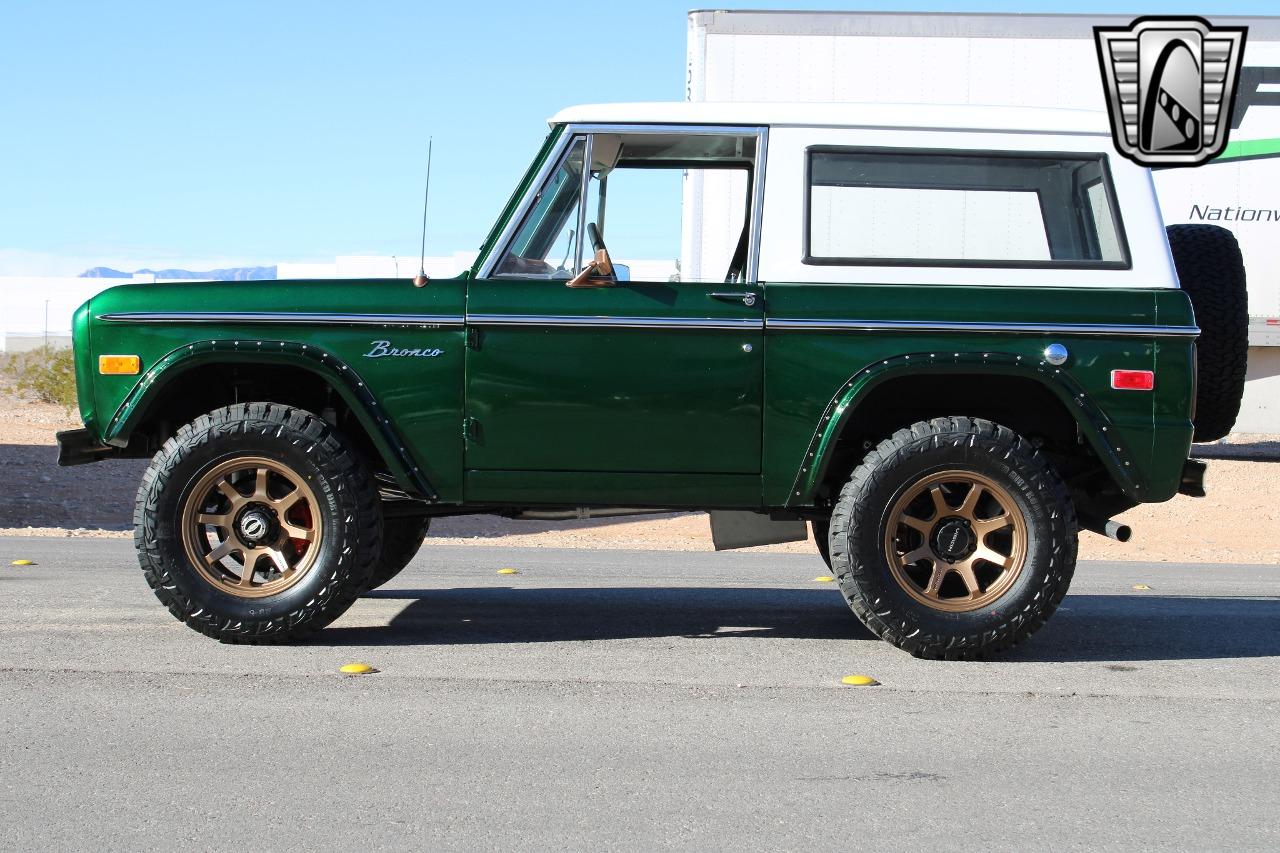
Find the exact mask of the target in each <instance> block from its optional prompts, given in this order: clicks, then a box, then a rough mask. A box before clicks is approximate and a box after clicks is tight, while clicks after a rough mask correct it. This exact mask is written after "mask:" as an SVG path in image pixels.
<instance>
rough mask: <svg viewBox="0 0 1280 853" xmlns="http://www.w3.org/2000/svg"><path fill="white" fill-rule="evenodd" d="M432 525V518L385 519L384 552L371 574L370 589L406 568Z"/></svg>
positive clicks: (383, 522)
mask: <svg viewBox="0 0 1280 853" xmlns="http://www.w3.org/2000/svg"><path fill="white" fill-rule="evenodd" d="M430 526H431V519H430V518H415V517H408V518H384V519H383V521H382V553H380V554H379V555H378V562H377V565H375V566H374V567H373V574H371V575H370V576H369V589H370V590H374V589H377V588H378V587H380V586H382V585H383V584H385V583H386V582H387V581H389V580H391V579H392V578H394V577H395V576H396V575H398V574H400V573H401V572H402V571H404V570H405V567H407V566H408V565H409V563H410V561H412V560H413V558H414V556H415V555H416V554H417V553H418V549H419V548H421V547H422V540H423V539H425V538H426V536H427V529H428V528H430Z"/></svg>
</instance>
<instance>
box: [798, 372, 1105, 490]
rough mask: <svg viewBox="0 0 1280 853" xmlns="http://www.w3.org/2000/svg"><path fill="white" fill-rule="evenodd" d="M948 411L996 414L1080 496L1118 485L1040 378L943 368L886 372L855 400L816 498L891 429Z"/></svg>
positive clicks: (842, 480) (845, 476)
mask: <svg viewBox="0 0 1280 853" xmlns="http://www.w3.org/2000/svg"><path fill="white" fill-rule="evenodd" d="M950 415H964V416H966V417H971V418H984V419H986V420H990V421H994V422H995V423H998V424H1002V425H1004V426H1007V427H1009V428H1010V429H1012V430H1014V431H1015V432H1017V433H1018V434H1020V435H1022V436H1023V437H1025V438H1027V439H1029V440H1030V441H1032V442H1033V443H1034V444H1035V445H1036V446H1037V447H1039V448H1040V450H1041V451H1042V452H1043V453H1044V454H1045V455H1046V457H1048V459H1049V462H1050V464H1052V465H1053V466H1054V468H1055V469H1056V470H1057V471H1058V474H1059V475H1060V476H1061V477H1062V478H1063V479H1064V480H1065V481H1066V482H1067V484H1068V487H1070V488H1071V490H1072V493H1073V495H1078V496H1079V498H1078V502H1086V503H1087V502H1090V501H1091V500H1092V499H1091V498H1090V497H1089V496H1090V495H1094V494H1101V493H1102V492H1108V493H1109V492H1112V491H1117V492H1118V489H1117V487H1116V486H1115V483H1114V481H1113V480H1112V479H1111V476H1110V474H1109V473H1108V472H1107V471H1106V469H1105V467H1104V466H1103V465H1102V463H1101V462H1100V461H1099V460H1098V458H1097V456H1096V455H1095V454H1094V452H1093V449H1092V448H1091V447H1090V446H1089V444H1088V442H1087V441H1086V440H1085V439H1084V437H1083V436H1082V435H1081V434H1080V432H1079V429H1078V427H1077V424H1076V420H1075V417H1074V416H1073V415H1072V414H1071V412H1070V410H1069V409H1068V408H1067V407H1066V405H1064V404H1063V402H1062V401H1061V400H1059V399H1058V397H1057V396H1055V395H1054V393H1053V392H1052V391H1050V390H1049V389H1048V388H1046V387H1045V386H1044V385H1042V384H1041V383H1039V382H1037V381H1036V380H1034V379H1029V378H1025V377H1021V376H1001V375H992V374H954V373H946V374H923V375H916V376H904V377H900V378H897V379H890V380H888V381H886V382H884V383H882V384H880V385H878V386H876V387H875V388H874V389H872V390H871V391H870V392H869V393H868V394H867V395H866V396H865V397H864V398H862V399H861V400H858V401H857V403H856V408H855V409H854V412H853V414H852V416H851V417H850V419H849V421H848V422H847V423H846V424H845V426H844V429H843V431H842V432H841V434H840V437H839V439H838V440H837V442H836V447H835V450H834V452H833V455H832V458H831V462H830V464H829V465H828V467H827V471H826V474H825V476H824V478H823V483H822V486H821V489H820V491H819V495H818V498H819V501H821V502H824V503H825V502H829V501H830V500H831V499H832V498H833V497H834V496H835V494H836V493H837V492H838V491H839V489H840V487H841V486H842V485H843V484H844V483H845V481H847V480H848V478H849V475H850V473H852V471H853V469H854V467H856V466H857V465H858V463H859V462H861V461H862V458H863V456H865V455H866V453H867V451H868V450H870V449H872V448H873V447H875V446H876V445H877V444H879V443H880V442H881V441H883V440H884V439H886V438H888V437H889V436H890V435H892V434H893V433H894V432H895V431H896V430H899V429H902V428H904V427H907V426H910V425H911V424H913V423H916V422H917V421H926V420H929V419H931V418H937V417H947V416H950Z"/></svg>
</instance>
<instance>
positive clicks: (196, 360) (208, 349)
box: [102, 340, 438, 501]
mask: <svg viewBox="0 0 1280 853" xmlns="http://www.w3.org/2000/svg"><path fill="white" fill-rule="evenodd" d="M232 362H242V363H253V364H273V363H274V364H281V365H288V366H291V367H301V368H303V369H304V370H307V371H309V372H311V373H314V374H316V375H318V376H320V377H321V378H323V379H324V380H325V381H326V382H328V384H329V385H330V387H332V388H333V389H334V390H335V391H336V392H337V393H338V395H339V396H340V397H342V399H343V401H344V402H345V403H346V405H347V406H348V407H349V408H350V409H351V411H352V412H353V413H354V414H355V416H356V417H357V418H358V419H359V421H360V424H361V426H363V427H364V429H365V432H367V433H368V434H369V436H370V438H371V439H372V440H373V443H374V446H375V447H376V448H377V450H378V453H379V454H380V455H381V456H382V460H383V462H384V463H385V464H386V466H387V468H388V469H389V470H390V471H391V473H392V474H393V475H394V476H395V478H396V480H397V481H398V482H399V483H400V485H401V487H403V488H404V489H405V490H406V491H407V492H409V493H416V494H418V495H421V496H423V497H425V498H426V499H427V500H430V501H434V500H437V499H438V495H437V493H436V490H435V489H434V488H432V486H431V483H429V482H428V481H427V478H426V476H425V475H423V473H422V470H421V466H419V465H418V464H417V463H416V462H415V461H414V459H413V456H412V454H411V453H410V452H409V451H408V449H407V445H406V443H405V442H404V441H403V440H402V438H401V437H400V435H399V434H398V433H397V431H396V429H395V427H394V425H393V424H392V423H391V421H390V419H389V418H387V417H386V416H385V415H384V414H383V413H382V411H381V410H380V407H379V405H378V401H377V399H375V397H374V396H373V394H372V393H371V392H370V391H369V387H368V386H367V385H366V384H365V382H364V380H363V379H361V378H360V375H359V374H358V373H356V371H355V370H354V369H353V368H351V366H350V365H348V364H346V363H345V362H343V361H342V360H341V359H339V358H338V357H337V356H335V355H333V354H332V353H329V352H326V351H325V350H323V349H320V348H318V347H316V346H314V345H311V344H302V343H298V342H296V341H268V340H256V341H248V340H245V341H228V340H204V341H196V342H193V343H189V344H184V345H182V346H180V347H176V348H175V349H173V350H170V351H169V352H168V353H166V354H165V355H163V356H161V357H160V358H159V359H158V360H157V361H156V362H155V364H153V365H152V366H151V367H150V368H149V369H148V370H147V372H146V373H144V374H143V375H142V376H141V377H140V379H139V380H138V382H137V384H135V385H134V386H133V388H132V390H130V391H129V393H128V394H127V395H126V396H125V398H124V399H123V401H121V403H120V405H119V407H117V409H116V411H115V413H114V414H113V415H112V416H111V418H110V420H108V421H107V422H106V423H105V424H103V428H102V438H103V441H104V442H105V443H107V444H110V445H113V446H116V447H124V446H125V445H127V444H128V443H129V436H130V435H131V434H132V432H133V430H134V429H136V428H137V426H138V424H139V423H140V422H141V421H142V419H143V418H144V417H145V416H146V413H147V411H148V410H149V409H150V408H151V406H152V404H153V403H155V402H156V401H157V400H158V399H159V398H160V396H161V395H162V394H163V393H164V389H165V388H166V387H168V386H169V385H170V384H171V383H173V382H174V381H176V380H178V379H180V378H181V376H182V375H183V374H185V373H186V372H187V371H189V370H191V369H193V368H196V367H200V366H201V365H205V364H214V363H218V364H225V363H232Z"/></svg>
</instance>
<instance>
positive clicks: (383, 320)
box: [98, 311, 464, 328]
mask: <svg viewBox="0 0 1280 853" xmlns="http://www.w3.org/2000/svg"><path fill="white" fill-rule="evenodd" d="M98 319H99V320H105V321H107V322H111V323H252V324H254V325H258V324H268V325H278V324H311V325H324V326H430V327H435V328H443V327H454V326H462V325H463V324H464V320H463V318H462V317H459V316H457V315H444V314H339V313H329V312H304V311H167V312H164V311H136V312H123V313H113V314H100V315H99V316H98Z"/></svg>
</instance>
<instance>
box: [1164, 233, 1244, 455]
mask: <svg viewBox="0 0 1280 853" xmlns="http://www.w3.org/2000/svg"><path fill="white" fill-rule="evenodd" d="M1165 230H1166V231H1168V234H1169V248H1170V250H1171V251H1172V252H1173V263H1174V266H1175V267H1176V268H1177V270H1178V279H1179V281H1181V283H1182V289H1183V290H1185V291H1186V293H1187V296H1189V297H1190V298H1191V305H1192V306H1193V307H1194V308H1195V312H1196V324H1197V325H1198V326H1199V327H1200V337H1199V338H1198V339H1197V340H1196V368H1197V380H1196V381H1197V385H1196V412H1195V418H1194V421H1195V440H1196V441H1217V440H1218V439H1220V438H1222V437H1223V436H1225V435H1226V434H1227V433H1229V432H1231V428H1232V427H1233V426H1234V425H1235V422H1236V416H1237V415H1239V414H1240V398H1241V397H1242V396H1243V395H1244V376H1245V367H1246V364H1247V360H1248V350H1249V302H1248V295H1247V293H1246V290H1245V274H1244V259H1243V258H1242V257H1241V255H1240V245H1239V244H1238V243H1237V242H1236V238H1235V235H1233V234H1232V233H1231V232H1230V231H1228V230H1227V229H1225V228H1221V227H1219V226H1217V225H1170V226H1168V228H1167V229H1165Z"/></svg>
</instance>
